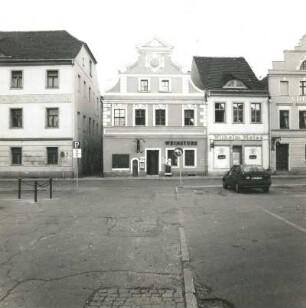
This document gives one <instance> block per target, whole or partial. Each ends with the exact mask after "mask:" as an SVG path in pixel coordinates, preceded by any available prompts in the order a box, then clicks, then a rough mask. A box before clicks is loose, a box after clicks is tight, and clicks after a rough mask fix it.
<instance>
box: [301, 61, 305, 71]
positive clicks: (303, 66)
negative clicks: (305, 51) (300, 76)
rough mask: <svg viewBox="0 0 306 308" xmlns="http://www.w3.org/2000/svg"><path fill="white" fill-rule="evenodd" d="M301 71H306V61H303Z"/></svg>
mask: <svg viewBox="0 0 306 308" xmlns="http://www.w3.org/2000/svg"><path fill="white" fill-rule="evenodd" d="M300 70H301V71H306V60H305V61H303V63H302V64H301V66H300Z"/></svg>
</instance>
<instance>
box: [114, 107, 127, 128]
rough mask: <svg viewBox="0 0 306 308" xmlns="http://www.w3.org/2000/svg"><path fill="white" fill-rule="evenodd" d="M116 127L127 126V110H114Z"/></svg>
mask: <svg viewBox="0 0 306 308" xmlns="http://www.w3.org/2000/svg"><path fill="white" fill-rule="evenodd" d="M114 126H125V109H114Z"/></svg>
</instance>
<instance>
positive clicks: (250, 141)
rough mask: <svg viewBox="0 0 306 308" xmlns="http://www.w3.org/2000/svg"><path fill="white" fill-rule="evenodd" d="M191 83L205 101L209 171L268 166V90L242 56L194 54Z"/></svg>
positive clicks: (217, 171) (215, 172)
mask: <svg viewBox="0 0 306 308" xmlns="http://www.w3.org/2000/svg"><path fill="white" fill-rule="evenodd" d="M191 75H192V80H193V82H194V84H195V85H196V86H197V87H198V88H200V89H202V90H203V91H204V95H205V98H206V99H205V100H206V102H207V149H208V150H207V157H208V172H209V173H211V174H212V173H214V174H218V173H220V174H222V173H224V172H225V171H227V170H228V169H229V168H230V167H231V166H233V165H236V164H242V163H244V164H260V165H263V167H264V168H268V167H269V124H268V121H269V116H268V113H269V112H268V110H269V108H268V91H267V89H266V88H265V86H264V85H263V84H262V83H261V82H260V81H259V80H258V79H257V77H256V76H255V74H254V73H253V71H252V69H251V67H250V66H249V65H248V63H247V62H246V60H245V59H244V58H242V57H238V58H228V57H227V58H222V57H220V58H219V57H194V58H193V63H192V70H191Z"/></svg>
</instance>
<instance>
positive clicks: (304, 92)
mask: <svg viewBox="0 0 306 308" xmlns="http://www.w3.org/2000/svg"><path fill="white" fill-rule="evenodd" d="M268 84H269V92H270V96H271V119H270V121H271V168H272V170H273V171H275V172H278V173H279V172H292V173H304V174H305V173H306V36H303V37H302V38H301V39H300V41H299V43H298V45H297V46H295V47H294V49H292V50H285V51H284V59H283V61H274V62H273V64H272V69H271V70H269V72H268Z"/></svg>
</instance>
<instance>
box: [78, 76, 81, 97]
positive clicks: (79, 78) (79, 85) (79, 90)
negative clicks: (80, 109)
mask: <svg viewBox="0 0 306 308" xmlns="http://www.w3.org/2000/svg"><path fill="white" fill-rule="evenodd" d="M78 93H81V76H80V75H78Z"/></svg>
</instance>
